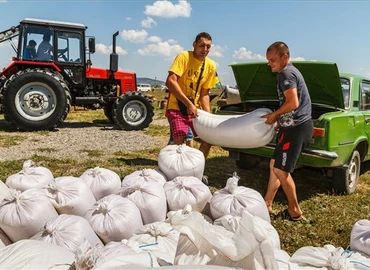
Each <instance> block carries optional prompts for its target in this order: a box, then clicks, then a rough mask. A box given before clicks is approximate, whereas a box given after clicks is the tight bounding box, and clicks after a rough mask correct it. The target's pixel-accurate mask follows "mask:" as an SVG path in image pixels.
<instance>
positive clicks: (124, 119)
mask: <svg viewBox="0 0 370 270" xmlns="http://www.w3.org/2000/svg"><path fill="white" fill-rule="evenodd" d="M153 115H154V111H153V106H152V103H151V102H150V100H149V99H148V98H147V97H146V96H145V95H144V94H143V93H141V92H127V93H125V94H123V95H122V96H120V97H119V99H117V100H116V102H115V103H114V105H113V120H114V123H115V124H116V125H118V126H119V127H120V128H121V129H124V130H142V129H144V128H147V127H148V126H149V124H150V123H151V122H152V121H153Z"/></svg>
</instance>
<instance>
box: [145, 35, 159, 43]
mask: <svg viewBox="0 0 370 270" xmlns="http://www.w3.org/2000/svg"><path fill="white" fill-rule="evenodd" d="M148 41H149V42H151V43H158V42H161V41H162V39H161V38H160V37H157V36H151V37H148Z"/></svg>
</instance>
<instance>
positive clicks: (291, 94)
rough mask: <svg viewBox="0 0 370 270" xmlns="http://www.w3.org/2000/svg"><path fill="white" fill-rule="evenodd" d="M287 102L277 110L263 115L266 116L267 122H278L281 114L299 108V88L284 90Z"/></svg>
mask: <svg viewBox="0 0 370 270" xmlns="http://www.w3.org/2000/svg"><path fill="white" fill-rule="evenodd" d="M284 96H285V102H284V104H283V105H282V106H281V107H280V108H279V109H277V110H276V111H274V112H272V113H269V114H266V115H263V116H262V117H264V118H266V121H265V123H266V124H273V123H275V122H276V120H277V118H278V116H279V115H281V114H284V113H288V112H291V111H293V110H295V109H297V108H298V106H299V101H298V93H297V88H290V89H288V90H285V91H284Z"/></svg>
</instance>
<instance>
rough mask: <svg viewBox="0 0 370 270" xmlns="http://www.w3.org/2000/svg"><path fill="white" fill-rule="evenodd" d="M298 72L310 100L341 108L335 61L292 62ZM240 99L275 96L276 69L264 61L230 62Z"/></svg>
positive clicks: (267, 98)
mask: <svg viewBox="0 0 370 270" xmlns="http://www.w3.org/2000/svg"><path fill="white" fill-rule="evenodd" d="M292 64H293V65H294V66H295V67H296V68H298V69H299V71H300V72H301V73H302V75H303V77H304V79H305V81H306V84H307V87H308V91H309V92H310V97H311V101H312V103H313V104H322V105H326V106H330V107H334V108H337V109H344V98H343V93H342V87H341V83H340V76H339V72H338V68H337V65H336V64H335V63H326V62H325V63H324V62H312V61H310V62H306V61H300V62H292ZM231 68H232V70H233V72H234V76H235V80H236V83H237V85H238V88H239V93H240V97H241V99H242V101H256V100H277V93H276V73H273V72H272V71H271V68H270V67H269V66H268V65H267V63H266V62H259V63H241V64H232V65H231Z"/></svg>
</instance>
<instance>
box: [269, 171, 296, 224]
mask: <svg viewBox="0 0 370 270" xmlns="http://www.w3.org/2000/svg"><path fill="white" fill-rule="evenodd" d="M273 170H274V173H275V175H276V176H277V178H278V179H279V180H280V184H281V187H282V189H283V191H284V193H285V196H286V197H287V200H288V212H289V214H290V216H291V217H293V218H294V217H300V216H301V215H302V210H301V208H300V207H299V204H298V199H297V192H296V187H295V183H294V180H293V178H292V176H291V174H290V173H289V172H285V171H282V170H280V169H277V168H274V169H273Z"/></svg>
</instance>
